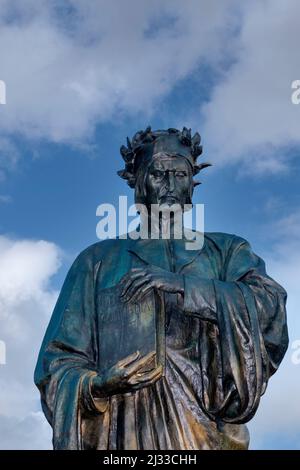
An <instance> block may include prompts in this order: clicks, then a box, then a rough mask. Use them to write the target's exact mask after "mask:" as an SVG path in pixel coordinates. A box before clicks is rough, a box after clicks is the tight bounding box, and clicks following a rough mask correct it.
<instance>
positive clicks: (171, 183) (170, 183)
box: [168, 172, 175, 193]
mask: <svg viewBox="0 0 300 470" xmlns="http://www.w3.org/2000/svg"><path fill="white" fill-rule="evenodd" d="M168 187H169V191H170V193H172V192H173V191H174V189H175V181H174V175H173V173H172V172H168Z"/></svg>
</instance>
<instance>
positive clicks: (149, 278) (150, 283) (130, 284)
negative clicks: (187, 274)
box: [120, 265, 184, 302]
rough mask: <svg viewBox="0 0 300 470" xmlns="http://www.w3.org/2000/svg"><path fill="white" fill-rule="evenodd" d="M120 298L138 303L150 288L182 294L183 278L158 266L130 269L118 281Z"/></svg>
mask: <svg viewBox="0 0 300 470" xmlns="http://www.w3.org/2000/svg"><path fill="white" fill-rule="evenodd" d="M120 283H121V286H122V287H123V289H122V294H121V298H122V299H123V300H124V301H125V302H127V301H129V300H131V301H133V302H138V301H139V300H140V299H141V298H142V297H143V296H144V295H145V294H147V293H148V292H149V291H150V290H151V289H152V288H156V289H158V290H162V291H165V292H172V293H180V294H183V293H184V281H183V276H182V275H181V274H178V273H172V272H170V271H166V270H165V269H162V268H159V267H158V266H153V265H147V266H145V267H143V268H133V269H131V270H130V271H129V272H128V273H127V274H125V276H124V277H123V278H122V279H121V281H120Z"/></svg>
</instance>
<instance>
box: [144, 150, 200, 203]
mask: <svg viewBox="0 0 300 470" xmlns="http://www.w3.org/2000/svg"><path fill="white" fill-rule="evenodd" d="M192 188H193V178H192V171H191V168H190V165H189V163H188V162H187V161H186V159H185V158H183V157H170V156H168V155H167V154H162V156H161V157H158V158H156V159H154V160H153V162H152V163H151V165H150V167H149V169H148V173H147V177H146V204H147V206H150V205H151V204H159V205H165V204H167V205H169V206H171V205H172V204H180V205H181V207H183V206H184V204H189V203H191V194H192Z"/></svg>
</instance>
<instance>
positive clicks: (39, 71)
mask: <svg viewBox="0 0 300 470" xmlns="http://www.w3.org/2000/svg"><path fill="white" fill-rule="evenodd" d="M298 39H299V3H298V2H297V1H296V0H285V1H284V2H282V1H280V0H252V1H251V2H240V1H238V0H227V1H220V0H219V1H218V0H210V1H208V0H207V1H201V0H187V1H186V2H182V1H179V0H172V1H171V0H164V1H158V0H152V1H151V2H150V1H146V0H126V2H125V1H122V0H113V1H111V2H109V3H108V2H105V1H102V0H94V1H90V2H87V1H86V0H76V1H75V0H52V1H46V0H39V1H38V2H37V1H36V0H19V1H16V0H0V80H4V81H5V83H6V87H7V104H6V105H0V341H4V342H5V344H6V365H1V364H0V448H1V449H30V448H34V449H47V448H51V432H50V431H51V430H50V427H49V426H48V424H47V423H46V422H45V420H44V417H43V415H42V413H41V411H40V405H39V395H38V392H37V390H36V389H35V387H34V385H33V378H32V376H33V369H34V366H35V362H36V357H37V353H38V349H39V346H40V343H41V340H42V337H43V334H44V331H45V328H46V325H47V323H48V321H49V318H50V315H51V312H52V309H53V305H54V303H55V300H56V298H57V295H58V292H59V290H60V288H61V285H62V282H63V279H64V277H65V275H66V272H67V270H68V268H69V267H70V264H71V263H72V261H73V259H74V258H75V256H76V255H77V254H78V253H79V252H80V251H81V250H82V249H84V248H85V247H86V246H87V245H89V244H90V243H94V242H95V241H97V239H96V224H97V222H98V219H97V217H96V208H97V206H98V205H99V204H100V203H103V202H108V203H112V204H117V201H118V196H119V195H128V196H129V198H130V199H129V200H130V201H132V194H131V192H130V190H129V189H128V188H127V187H126V185H125V184H124V182H123V181H122V180H120V179H119V178H118V176H117V175H116V171H117V170H118V169H120V168H121V167H122V161H121V157H120V156H119V147H120V145H121V144H123V143H124V141H125V138H126V136H127V135H129V136H132V135H133V134H134V132H135V131H137V130H139V129H141V128H145V127H146V126H147V125H148V124H151V125H152V127H153V128H154V129H156V128H168V127H182V126H183V125H185V126H187V127H192V129H193V130H195V131H196V130H198V131H200V133H201V135H202V139H203V146H204V155H205V156H204V158H205V160H206V161H210V162H211V163H213V165H214V166H213V167H212V168H211V169H208V170H207V171H206V172H205V174H204V172H203V176H202V174H201V176H202V182H203V185H202V186H201V187H200V188H199V187H198V188H197V190H196V196H195V202H202V203H204V204H205V228H206V230H207V231H223V232H229V233H236V234H238V235H241V236H243V237H245V238H246V239H248V240H249V241H250V242H251V244H252V246H253V249H254V250H255V251H256V252H257V253H258V254H259V255H261V256H262V257H263V258H264V259H265V260H266V263H267V268H268V272H269V274H270V275H271V276H273V277H274V278H275V279H276V280H278V281H279V282H280V283H281V284H282V285H283V286H284V287H285V288H286V290H287V291H288V295H289V299H288V318H289V333H290V348H289V350H288V352H287V354H286V357H285V359H284V361H283V363H282V366H281V368H280V370H279V372H278V373H277V374H276V375H275V376H274V377H273V378H272V379H271V380H270V384H269V387H268V389H267V392H266V394H265V396H264V397H263V398H262V401H261V405H260V408H259V411H258V413H257V415H256V416H255V418H254V419H253V420H252V421H251V423H249V428H250V432H251V448H253V449H254V448H255V449H299V448H300V405H299V396H300V352H299V350H300V348H299V345H298V350H297V349H293V346H294V348H297V343H296V342H297V341H300V319H299V313H298V309H299V307H298V305H299V301H300V294H299V286H298V284H299V277H300V272H299V271H300V268H299V266H300V194H299V179H300V178H299V168H300V161H299V150H300V128H299V124H300V105H298V106H297V105H295V104H292V101H291V94H292V89H291V83H292V81H294V80H297V79H300V56H299V51H298V47H297V46H298V43H299V40H298ZM0 362H1V361H0ZM297 363H299V364H297Z"/></svg>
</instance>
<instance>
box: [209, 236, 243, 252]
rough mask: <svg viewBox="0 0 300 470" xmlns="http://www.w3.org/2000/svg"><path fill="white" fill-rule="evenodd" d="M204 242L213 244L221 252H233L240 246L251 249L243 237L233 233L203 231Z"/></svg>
mask: <svg viewBox="0 0 300 470" xmlns="http://www.w3.org/2000/svg"><path fill="white" fill-rule="evenodd" d="M205 243H206V244H207V245H214V246H215V247H216V248H217V249H218V250H220V251H221V252H223V253H233V252H234V251H235V250H236V249H239V248H240V247H243V248H245V249H246V250H250V251H251V245H250V243H249V242H248V241H247V240H246V239H245V238H243V237H240V236H239V235H235V234H233V233H224V232H205Z"/></svg>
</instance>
